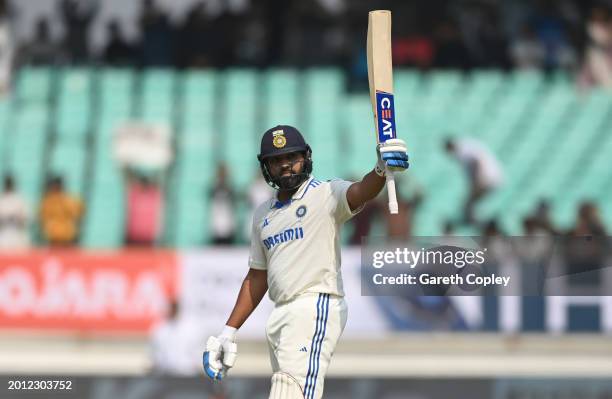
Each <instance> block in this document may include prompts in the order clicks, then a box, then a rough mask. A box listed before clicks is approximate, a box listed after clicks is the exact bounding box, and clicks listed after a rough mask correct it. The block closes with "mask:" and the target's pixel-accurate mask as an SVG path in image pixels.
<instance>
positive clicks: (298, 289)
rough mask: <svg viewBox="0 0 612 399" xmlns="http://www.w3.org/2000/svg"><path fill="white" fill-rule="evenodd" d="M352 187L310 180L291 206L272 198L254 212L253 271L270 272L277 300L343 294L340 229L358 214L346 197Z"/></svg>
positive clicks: (342, 182) (345, 183) (339, 182)
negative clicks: (315, 294) (307, 293)
mask: <svg viewBox="0 0 612 399" xmlns="http://www.w3.org/2000/svg"><path fill="white" fill-rule="evenodd" d="M351 184H353V183H352V182H349V181H345V180H332V181H328V182H322V181H319V180H316V179H315V178H313V177H311V178H310V179H308V180H307V181H305V182H304V183H303V184H302V185H301V186H300V188H299V189H298V191H297V192H296V193H295V194H294V195H293V197H292V198H291V200H290V201H288V202H287V203H285V204H281V203H279V202H278V201H277V199H276V198H273V199H271V200H268V201H266V202H264V203H263V204H261V205H260V206H259V207H257V209H256V210H255V213H254V215H253V232H252V235H251V252H250V256H249V267H251V268H253V269H260V270H267V271H268V290H269V292H268V294H269V296H270V299H271V300H272V301H273V302H275V303H277V304H278V303H282V302H286V301H289V300H291V299H293V298H294V297H296V296H297V295H299V294H302V293H305V292H313V293H325V294H332V295H337V296H344V290H343V287H342V275H341V272H340V227H341V226H342V224H343V223H344V222H346V221H347V220H349V219H350V218H351V217H352V216H353V215H354V214H356V213H357V212H359V209H357V210H356V211H355V212H351V210H350V207H349V204H348V201H347V199H346V191H347V190H348V188H349V186H350V185H351Z"/></svg>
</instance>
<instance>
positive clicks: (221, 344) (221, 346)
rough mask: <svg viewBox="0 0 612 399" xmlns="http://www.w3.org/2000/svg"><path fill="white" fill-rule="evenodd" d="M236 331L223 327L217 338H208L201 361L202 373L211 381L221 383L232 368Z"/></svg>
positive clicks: (234, 357) (234, 356) (235, 347)
mask: <svg viewBox="0 0 612 399" xmlns="http://www.w3.org/2000/svg"><path fill="white" fill-rule="evenodd" d="M235 338H236V329H235V328H233V327H230V326H225V328H224V329H223V331H222V332H221V334H220V335H219V336H217V337H209V338H208V341H206V351H205V352H204V356H203V359H202V363H203V366H204V372H205V373H206V375H207V376H208V377H209V378H210V379H211V380H213V381H221V380H222V379H223V377H225V375H226V374H227V372H228V370H229V369H230V368H232V367H233V366H234V363H235V362H236V356H237V352H238V346H237V345H236V343H235V342H234V340H235Z"/></svg>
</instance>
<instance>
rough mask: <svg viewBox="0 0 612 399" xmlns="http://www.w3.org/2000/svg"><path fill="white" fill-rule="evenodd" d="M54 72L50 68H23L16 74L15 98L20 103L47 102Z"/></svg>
mask: <svg viewBox="0 0 612 399" xmlns="http://www.w3.org/2000/svg"><path fill="white" fill-rule="evenodd" d="M53 75H54V71H53V70H52V69H51V68H43V67H24V68H22V69H21V70H20V71H19V73H18V74H17V98H18V99H19V101H20V102H21V103H35V102H37V103H45V102H47V101H48V100H49V95H50V91H51V84H52V79H53Z"/></svg>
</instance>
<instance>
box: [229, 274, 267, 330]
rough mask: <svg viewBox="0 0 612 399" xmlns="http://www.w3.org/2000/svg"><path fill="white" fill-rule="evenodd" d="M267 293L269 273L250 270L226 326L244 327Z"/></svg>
mask: <svg viewBox="0 0 612 399" xmlns="http://www.w3.org/2000/svg"><path fill="white" fill-rule="evenodd" d="M266 291H268V272H267V271H266V270H258V269H253V268H251V269H249V272H248V273H247V275H246V277H245V278H244V281H242V286H241V287H240V292H239V293H238V298H237V299H236V304H235V305H234V309H233V310H232V313H231V314H230V317H229V319H228V320H227V323H226V324H227V325H228V326H230V327H234V328H236V329H238V328H240V327H242V325H243V324H244V322H245V321H246V319H248V318H249V316H250V315H251V313H253V311H254V310H255V308H256V307H257V305H259V302H261V299H262V298H263V296H264V295H265V294H266Z"/></svg>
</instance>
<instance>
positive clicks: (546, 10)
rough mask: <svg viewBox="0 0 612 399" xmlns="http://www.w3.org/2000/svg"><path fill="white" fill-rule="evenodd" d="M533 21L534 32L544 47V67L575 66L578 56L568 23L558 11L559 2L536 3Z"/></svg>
mask: <svg viewBox="0 0 612 399" xmlns="http://www.w3.org/2000/svg"><path fill="white" fill-rule="evenodd" d="M532 21H533V27H534V30H535V32H536V34H537V36H538V38H539V40H540V41H541V42H542V45H543V46H544V50H545V58H544V67H545V68H546V69H547V70H551V69H555V68H558V67H562V68H571V67H572V66H573V65H574V64H575V61H576V56H575V51H574V50H573V48H572V47H571V43H570V41H569V37H568V34H567V33H568V32H567V29H566V22H565V21H564V20H563V19H562V17H561V15H560V13H559V10H558V2H555V1H551V0H540V1H538V2H536V6H535V14H534V17H533V18H532Z"/></svg>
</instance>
